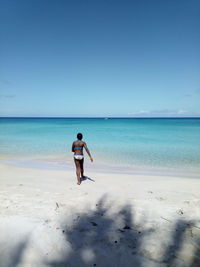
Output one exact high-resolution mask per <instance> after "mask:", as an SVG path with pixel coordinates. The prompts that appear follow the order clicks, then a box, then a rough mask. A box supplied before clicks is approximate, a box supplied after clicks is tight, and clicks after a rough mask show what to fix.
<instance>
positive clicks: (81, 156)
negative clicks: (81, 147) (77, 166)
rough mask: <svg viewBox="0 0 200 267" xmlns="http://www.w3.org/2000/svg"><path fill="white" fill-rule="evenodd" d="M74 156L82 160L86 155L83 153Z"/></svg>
mask: <svg viewBox="0 0 200 267" xmlns="http://www.w3.org/2000/svg"><path fill="white" fill-rule="evenodd" d="M74 158H75V159H77V160H81V159H83V158H84V156H83V155H74Z"/></svg>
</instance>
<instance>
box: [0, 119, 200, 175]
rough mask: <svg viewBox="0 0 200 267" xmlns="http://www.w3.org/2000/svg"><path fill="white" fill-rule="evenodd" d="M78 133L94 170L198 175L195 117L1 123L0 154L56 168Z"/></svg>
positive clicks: (199, 126)
mask: <svg viewBox="0 0 200 267" xmlns="http://www.w3.org/2000/svg"><path fill="white" fill-rule="evenodd" d="M78 132H82V133H83V135H84V140H85V141H86V142H87V144H88V147H89V149H90V151H91V154H92V155H93V157H94V159H95V162H98V163H99V166H100V165H101V164H103V165H104V166H108V165H109V166H112V167H113V168H114V167H116V166H117V167H118V168H133V169H149V170H150V169H152V170H153V169H166V170H169V171H170V170H176V171H177V170H180V171H187V172H190V171H191V172H199V173H200V119H199V118H186V119H185V118H181V119H180V118H176V119H174V118H173V119H168V118H167V119H166V118H165V119H160V118H159V119H155V118H154V119H149V118H148V119H142V118H137V119H121V118H120V119H116V118H115V119H111V118H109V119H105V118H93V119H89V118H84V119H83V118H81V119H80V118H79V119H78V118H76V119H74V118H73V119H72V118H66V119H65V118H1V119H0V144H1V145H0V150H1V155H4V156H7V157H10V158H12V159H19V158H24V159H30V160H31V159H34V160H35V159H36V160H38V159H39V160H40V161H42V159H43V160H44V161H48V163H51V162H54V165H56V166H57V167H58V166H61V165H62V164H63V161H65V160H66V162H68V163H70V162H71V158H72V153H71V143H72V142H73V141H74V140H75V139H76V134H77V133H78Z"/></svg>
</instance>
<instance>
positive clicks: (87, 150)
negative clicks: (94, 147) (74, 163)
mask: <svg viewBox="0 0 200 267" xmlns="http://www.w3.org/2000/svg"><path fill="white" fill-rule="evenodd" d="M84 148H85V150H86V152H87V153H88V156H89V157H90V160H91V161H92V162H93V158H92V156H91V154H90V151H89V149H88V147H87V145H86V143H84Z"/></svg>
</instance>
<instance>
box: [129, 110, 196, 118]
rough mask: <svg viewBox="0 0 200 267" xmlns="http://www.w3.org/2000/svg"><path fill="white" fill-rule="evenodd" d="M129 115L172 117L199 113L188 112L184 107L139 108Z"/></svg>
mask: <svg viewBox="0 0 200 267" xmlns="http://www.w3.org/2000/svg"><path fill="white" fill-rule="evenodd" d="M128 115H129V116H136V117H144V116H145V117H162V116H163V117H165V116H166V117H170V116H172V117H174V116H199V115H200V114H197V113H194V112H190V111H188V110H185V109H178V110H175V109H160V110H150V111H147V110H139V111H136V112H130V113H129V114H128Z"/></svg>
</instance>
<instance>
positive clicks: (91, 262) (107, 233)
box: [0, 198, 200, 267]
mask: <svg viewBox="0 0 200 267" xmlns="http://www.w3.org/2000/svg"><path fill="white" fill-rule="evenodd" d="M111 210H112V203H110V204H109V205H108V204H107V203H106V199H105V198H102V199H100V200H99V202H98V203H96V209H94V210H89V211H87V213H84V214H79V215H78V216H75V218H74V221H73V224H71V225H68V226H67V219H66V224H65V225H66V227H65V228H63V227H62V228H61V231H62V234H63V236H64V239H65V242H66V244H68V245H70V247H71V249H70V251H69V253H67V255H63V254H62V255H61V256H60V258H59V259H57V260H50V259H47V258H44V259H43V261H42V263H43V265H42V266H50V267H70V266H74V267H79V266H81V267H83V266H101V267H112V266H113V267H114V266H115V267H118V266H119V267H121V266H122V267H129V266H130V267H133V266H136V267H141V266H146V267H148V266H169V267H170V266H194V267H199V266H200V239H198V240H197V238H196V237H194V236H193V234H192V231H193V229H194V228H193V224H192V223H191V222H188V221H185V220H178V221H177V222H176V223H175V224H174V225H173V227H172V231H171V232H170V233H171V236H170V237H169V239H170V241H169V242H168V243H167V245H166V247H165V248H164V250H163V251H162V253H161V255H160V256H159V257H156V256H152V255H153V254H152V253H150V252H149V251H148V250H147V249H146V247H145V242H146V240H148V239H149V238H150V237H151V234H154V233H155V231H156V229H153V228H144V227H142V226H141V225H139V224H137V223H136V219H135V217H134V211H133V207H132V206H130V205H125V206H123V207H122V208H120V209H119V210H117V211H115V212H111ZM144 225H145V220H144V221H143V226H144ZM52 230H53V229H52ZM197 231H200V230H198V229H197ZM189 233H190V234H189ZM188 234H189V237H188ZM186 238H189V239H190V241H191V243H193V244H194V247H195V249H194V250H192V249H191V252H190V259H191V260H190V263H187V262H184V259H182V258H181V257H180V253H181V250H182V248H183V246H184V245H185V239H186ZM157 242H158V243H161V244H162V240H157ZM25 249H26V244H25V243H23V244H19V247H18V248H17V247H16V249H15V252H14V253H13V259H12V260H11V261H10V262H11V263H12V264H11V265H10V266H12V267H15V266H17V265H18V264H20V262H21V260H22V254H23V251H24V250H25ZM191 254H192V255H191ZM11 256H12V255H11ZM0 260H1V259H0ZM44 263H45V264H44ZM0 266H1V267H8V265H2V262H1V264H0ZM23 266H24V265H23ZM33 266H35V265H33ZM38 266H40V265H39V263H38Z"/></svg>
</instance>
